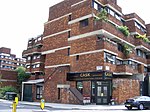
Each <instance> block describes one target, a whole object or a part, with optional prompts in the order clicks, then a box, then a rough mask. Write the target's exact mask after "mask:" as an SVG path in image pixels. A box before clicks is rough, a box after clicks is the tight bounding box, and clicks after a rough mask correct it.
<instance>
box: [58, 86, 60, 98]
mask: <svg viewBox="0 0 150 112" xmlns="http://www.w3.org/2000/svg"><path fill="white" fill-rule="evenodd" d="M59 99H60V88H58V100H59Z"/></svg>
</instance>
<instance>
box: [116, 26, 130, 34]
mask: <svg viewBox="0 0 150 112" xmlns="http://www.w3.org/2000/svg"><path fill="white" fill-rule="evenodd" d="M118 30H119V31H121V32H122V33H123V34H124V35H125V36H126V37H128V36H129V35H130V32H129V29H128V27H127V26H119V27H118Z"/></svg>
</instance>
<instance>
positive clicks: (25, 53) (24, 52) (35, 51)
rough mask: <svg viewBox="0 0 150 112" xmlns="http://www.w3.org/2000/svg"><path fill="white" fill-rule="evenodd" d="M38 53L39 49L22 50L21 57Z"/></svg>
mask: <svg viewBox="0 0 150 112" xmlns="http://www.w3.org/2000/svg"><path fill="white" fill-rule="evenodd" d="M39 53H41V48H38V47H33V48H30V49H27V50H24V51H23V53H22V54H23V57H25V56H26V55H28V54H39Z"/></svg>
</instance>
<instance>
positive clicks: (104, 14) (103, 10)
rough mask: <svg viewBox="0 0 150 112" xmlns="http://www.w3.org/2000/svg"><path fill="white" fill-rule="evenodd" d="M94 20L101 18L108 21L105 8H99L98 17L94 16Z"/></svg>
mask: <svg viewBox="0 0 150 112" xmlns="http://www.w3.org/2000/svg"><path fill="white" fill-rule="evenodd" d="M96 20H102V21H105V22H107V21H108V13H107V11H106V9H102V10H101V12H100V13H99V14H98V17H97V18H96Z"/></svg>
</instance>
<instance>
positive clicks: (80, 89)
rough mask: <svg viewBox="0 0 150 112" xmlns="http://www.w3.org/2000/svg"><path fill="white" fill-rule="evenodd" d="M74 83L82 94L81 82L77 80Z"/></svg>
mask: <svg viewBox="0 0 150 112" xmlns="http://www.w3.org/2000/svg"><path fill="white" fill-rule="evenodd" d="M76 84H77V89H78V91H79V92H80V93H81V94H82V93H83V82H82V81H77V82H76Z"/></svg>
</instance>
